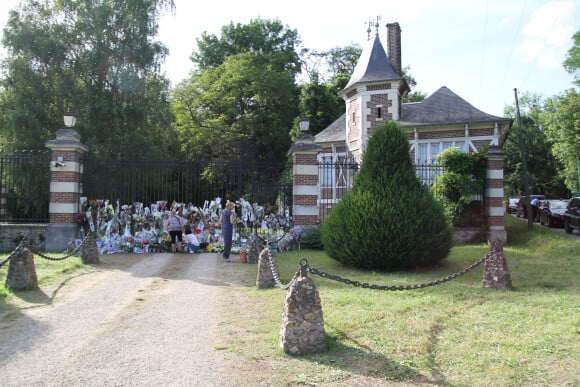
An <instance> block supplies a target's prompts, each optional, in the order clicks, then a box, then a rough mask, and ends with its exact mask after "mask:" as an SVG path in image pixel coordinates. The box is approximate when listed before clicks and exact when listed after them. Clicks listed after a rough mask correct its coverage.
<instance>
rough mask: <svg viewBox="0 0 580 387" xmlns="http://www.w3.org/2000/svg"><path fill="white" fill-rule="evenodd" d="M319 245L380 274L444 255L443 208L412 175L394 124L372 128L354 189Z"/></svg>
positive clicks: (405, 144) (447, 245)
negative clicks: (321, 244) (380, 272)
mask: <svg viewBox="0 0 580 387" xmlns="http://www.w3.org/2000/svg"><path fill="white" fill-rule="evenodd" d="M322 243H323V245H324V248H325V250H326V251H327V252H328V254H329V256H331V257H332V258H333V259H336V260H337V261H340V262H342V263H343V264H345V265H353V266H356V267H361V268H365V269H371V270H379V271H393V270H400V269H409V268H416V267H419V266H425V265H431V264H434V263H436V262H438V261H440V260H442V259H444V258H445V257H446V255H447V253H448V251H449V249H450V246H451V231H450V229H449V226H448V224H447V222H446V220H445V216H444V214H443V209H442V207H441V206H440V205H439V204H438V203H437V202H436V201H435V199H434V198H433V196H431V193H430V192H429V191H428V189H427V188H426V187H425V186H423V185H422V184H421V182H420V181H419V180H418V179H417V177H416V176H415V170H414V168H413V165H412V163H411V158H410V155H409V148H408V141H407V136H406V134H405V133H404V131H403V129H401V128H400V127H398V126H397V125H396V124H395V123H394V122H392V121H389V122H388V123H385V124H383V125H381V126H378V127H376V128H375V130H374V133H373V135H372V136H371V137H370V139H369V142H368V147H367V150H366V152H365V155H364V159H363V163H362V165H361V169H360V172H359V174H358V175H357V176H356V179H355V183H354V186H353V188H352V189H351V190H350V191H349V192H348V193H347V194H346V196H345V197H344V198H343V199H342V200H341V201H340V202H339V203H338V204H337V205H336V207H335V208H334V209H333V210H332V211H331V212H330V215H329V216H328V218H327V219H326V220H325V221H324V222H323V224H322Z"/></svg>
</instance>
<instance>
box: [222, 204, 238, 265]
mask: <svg viewBox="0 0 580 387" xmlns="http://www.w3.org/2000/svg"><path fill="white" fill-rule="evenodd" d="M235 221H236V214H235V212H234V203H233V202H230V201H229V200H228V201H227V202H226V208H225V209H224V210H223V211H222V213H221V215H220V218H219V221H218V223H221V226H222V238H223V240H224V254H223V256H224V259H225V260H226V262H230V251H231V250H232V238H233V235H234V223H235Z"/></svg>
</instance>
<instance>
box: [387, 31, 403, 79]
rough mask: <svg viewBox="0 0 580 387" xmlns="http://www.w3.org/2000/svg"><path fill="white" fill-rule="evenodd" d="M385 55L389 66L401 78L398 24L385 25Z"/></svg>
mask: <svg viewBox="0 0 580 387" xmlns="http://www.w3.org/2000/svg"><path fill="white" fill-rule="evenodd" d="M387 55H388V57H389V60H390V61H391V66H393V69H394V70H395V71H396V72H397V74H398V75H399V76H401V74H402V72H401V70H402V68H401V27H400V26H399V23H389V24H387Z"/></svg>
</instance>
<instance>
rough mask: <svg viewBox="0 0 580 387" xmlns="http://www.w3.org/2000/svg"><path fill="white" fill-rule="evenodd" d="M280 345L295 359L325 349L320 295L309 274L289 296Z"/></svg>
mask: <svg viewBox="0 0 580 387" xmlns="http://www.w3.org/2000/svg"><path fill="white" fill-rule="evenodd" d="M280 346H281V347H282V350H283V351H284V352H285V353H287V354H289V355H293V356H298V355H304V354H308V353H316V352H322V351H325V350H326V334H325V332H324V319H323V317H322V306H321V304H320V296H319V295H318V290H317V289H316V285H314V282H313V281H312V280H311V279H310V278H308V277H307V276H306V275H304V276H300V277H298V278H297V279H296V281H294V283H293V284H292V286H290V289H288V293H287V294H286V300H285V302H284V315H283V318H282V327H281V329H280Z"/></svg>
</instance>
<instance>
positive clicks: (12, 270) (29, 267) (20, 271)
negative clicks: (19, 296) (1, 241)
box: [6, 247, 38, 290]
mask: <svg viewBox="0 0 580 387" xmlns="http://www.w3.org/2000/svg"><path fill="white" fill-rule="evenodd" d="M6 288H10V289H12V290H24V289H35V288H38V279H37V277H36V267H35V266H34V256H33V255H32V252H31V251H30V250H28V249H27V248H26V247H18V248H17V249H16V250H15V251H14V253H12V258H10V265H9V266H8V274H7V275H6Z"/></svg>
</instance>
